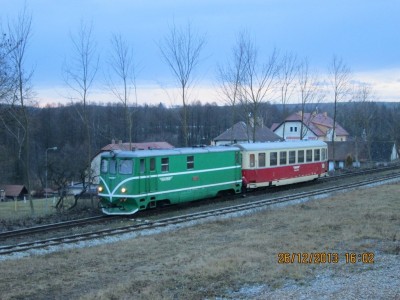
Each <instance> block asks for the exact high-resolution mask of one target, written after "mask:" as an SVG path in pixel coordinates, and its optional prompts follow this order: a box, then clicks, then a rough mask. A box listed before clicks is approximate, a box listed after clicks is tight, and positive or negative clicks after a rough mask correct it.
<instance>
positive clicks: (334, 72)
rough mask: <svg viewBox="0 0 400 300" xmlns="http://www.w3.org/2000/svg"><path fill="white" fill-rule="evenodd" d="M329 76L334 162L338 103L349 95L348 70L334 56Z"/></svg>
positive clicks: (341, 61) (333, 156) (333, 157)
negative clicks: (331, 90)
mask: <svg viewBox="0 0 400 300" xmlns="http://www.w3.org/2000/svg"><path fill="white" fill-rule="evenodd" d="M329 76H330V82H331V86H332V88H333V101H334V106H333V128H332V139H331V140H332V159H333V162H335V136H336V119H337V113H338V109H337V108H338V103H339V102H342V101H344V100H345V99H346V98H347V97H349V95H350V93H351V88H350V69H349V68H348V67H347V66H346V64H345V63H344V62H343V60H342V59H340V58H338V57H337V56H334V57H333V59H332V62H331V65H330V67H329Z"/></svg>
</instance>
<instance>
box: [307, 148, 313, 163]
mask: <svg viewBox="0 0 400 300" xmlns="http://www.w3.org/2000/svg"><path fill="white" fill-rule="evenodd" d="M306 160H307V162H312V150H311V149H309V150H307V152H306Z"/></svg>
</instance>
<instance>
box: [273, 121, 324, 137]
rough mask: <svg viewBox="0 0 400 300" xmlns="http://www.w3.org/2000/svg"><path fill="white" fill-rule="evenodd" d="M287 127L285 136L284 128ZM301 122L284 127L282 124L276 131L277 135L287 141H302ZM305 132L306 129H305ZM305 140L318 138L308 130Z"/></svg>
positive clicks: (287, 124)
mask: <svg viewBox="0 0 400 300" xmlns="http://www.w3.org/2000/svg"><path fill="white" fill-rule="evenodd" d="M284 127H285V134H283V128H284ZM300 130H301V122H288V123H286V125H285V126H284V125H283V124H281V125H280V126H279V127H278V128H276V129H275V131H274V132H275V133H276V134H277V135H279V136H280V137H282V138H283V137H285V139H286V140H299V139H300ZM303 130H305V127H303ZM303 139H304V140H310V141H313V140H317V139H318V137H317V136H316V135H315V134H314V133H313V132H312V131H311V130H307V133H306V135H305V136H304V137H303Z"/></svg>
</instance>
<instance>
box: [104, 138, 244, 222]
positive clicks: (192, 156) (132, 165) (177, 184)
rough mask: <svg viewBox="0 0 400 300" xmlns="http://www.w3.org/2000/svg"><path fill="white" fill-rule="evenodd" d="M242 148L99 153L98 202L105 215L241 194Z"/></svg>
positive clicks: (127, 213)
mask: <svg viewBox="0 0 400 300" xmlns="http://www.w3.org/2000/svg"><path fill="white" fill-rule="evenodd" d="M240 155H241V154H240V149H239V148H237V147H228V146H227V147H198V148H197V147H195V148H175V149H169V150H157V149H154V150H137V151H111V152H109V153H107V154H103V155H102V157H101V167H100V184H99V187H98V196H99V205H100V207H101V209H102V211H103V212H104V213H105V214H108V215H130V214H134V213H135V212H137V211H138V210H144V209H147V208H153V207H156V206H159V205H169V204H176V203H182V202H188V201H194V200H199V199H204V198H209V197H215V196H217V195H219V194H226V193H232V194H233V193H240V190H241V184H242V174H241V157H240Z"/></svg>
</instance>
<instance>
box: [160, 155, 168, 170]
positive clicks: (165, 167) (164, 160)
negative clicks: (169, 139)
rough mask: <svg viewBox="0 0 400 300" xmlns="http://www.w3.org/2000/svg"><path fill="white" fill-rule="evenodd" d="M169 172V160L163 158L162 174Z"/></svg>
mask: <svg viewBox="0 0 400 300" xmlns="http://www.w3.org/2000/svg"><path fill="white" fill-rule="evenodd" d="M168 171H169V158H168V157H163V158H161V172H168Z"/></svg>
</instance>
